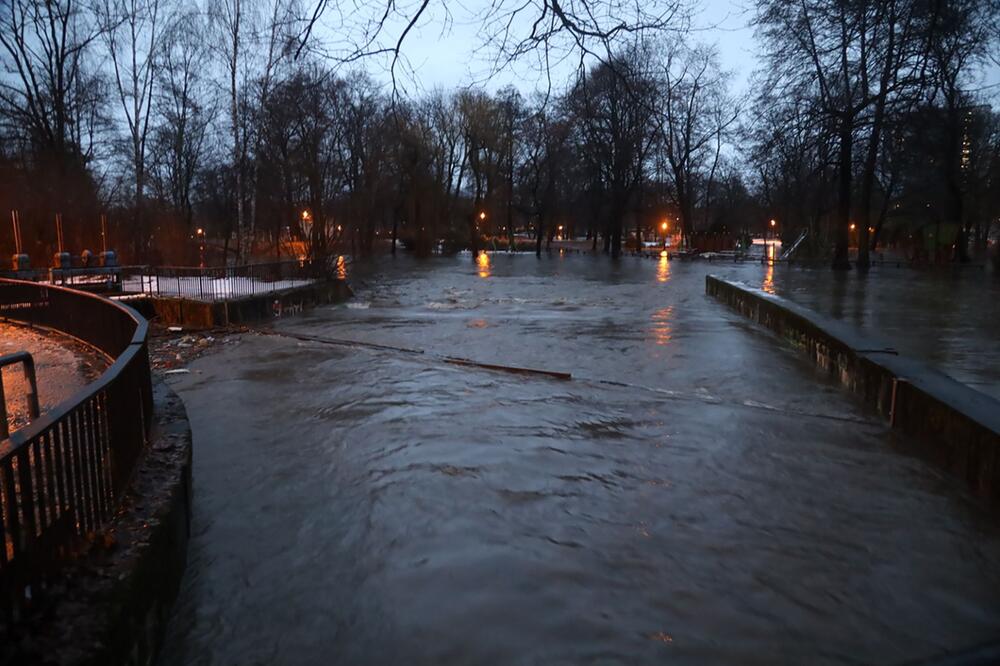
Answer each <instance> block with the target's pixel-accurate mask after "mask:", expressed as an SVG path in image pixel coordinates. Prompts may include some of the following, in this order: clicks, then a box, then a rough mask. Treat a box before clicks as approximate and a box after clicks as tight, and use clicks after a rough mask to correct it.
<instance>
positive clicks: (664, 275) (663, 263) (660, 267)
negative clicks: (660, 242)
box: [656, 250, 670, 282]
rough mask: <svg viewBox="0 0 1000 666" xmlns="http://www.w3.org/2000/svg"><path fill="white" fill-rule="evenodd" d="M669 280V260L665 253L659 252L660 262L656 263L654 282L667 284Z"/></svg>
mask: <svg viewBox="0 0 1000 666" xmlns="http://www.w3.org/2000/svg"><path fill="white" fill-rule="evenodd" d="M669 279H670V260H669V259H668V258H667V251H666V250H664V251H663V252H660V260H659V261H658V262H657V263H656V281H657V282H667V281H668V280H669Z"/></svg>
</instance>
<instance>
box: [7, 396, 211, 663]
mask: <svg viewBox="0 0 1000 666" xmlns="http://www.w3.org/2000/svg"><path fill="white" fill-rule="evenodd" d="M153 395H154V405H155V412H154V413H155V419H156V420H155V422H154V424H153V428H152V432H151V434H150V445H149V448H148V450H147V452H146V454H145V458H144V459H143V461H142V462H141V464H140V465H139V467H138V468H137V469H136V472H135V478H134V480H133V483H132V486H131V487H130V488H129V491H128V494H127V496H126V498H125V500H124V502H123V506H122V508H121V509H120V510H119V512H118V515H117V516H116V517H115V519H114V521H113V522H112V524H111V525H110V526H109V527H108V529H107V530H106V531H105V532H104V533H103V534H101V535H99V536H97V537H95V539H94V540H93V542H92V543H90V544H87V546H86V547H85V549H84V551H83V552H82V553H81V554H80V555H79V556H78V557H77V559H76V560H74V562H73V563H72V564H71V565H68V566H67V567H66V568H65V569H64V570H63V572H62V573H61V574H60V576H59V578H58V579H57V580H55V581H52V582H51V584H50V587H49V589H48V591H47V593H46V598H45V600H44V602H43V603H41V604H39V606H38V607H37V608H36V609H34V611H33V612H32V613H31V614H30V615H29V616H28V617H26V618H24V619H23V620H21V621H20V622H18V623H17V624H16V625H15V626H8V627H2V628H0V664H37V665H39V666H47V665H49V664H52V665H55V664H58V665H59V666H84V665H86V666H90V665H93V666H97V665H100V666H118V665H122V666H126V665H127V666H139V665H147V664H152V663H153V661H154V660H155V657H156V654H157V652H158V651H159V648H160V646H161V644H162V641H163V637H164V633H165V630H166V626H167V622H168V620H169V618H170V611H171V608H172V606H173V603H174V601H175V600H176V597H177V593H178V591H179V589H180V583H181V578H182V577H183V575H184V568H185V565H186V563H187V545H188V539H189V536H190V526H191V428H190V425H189V423H188V419H187V412H186V411H185V409H184V403H182V402H181V400H180V398H179V397H178V396H177V394H176V393H174V392H173V390H171V389H170V388H169V387H168V386H166V384H164V383H163V382H162V381H158V380H156V379H154V381H153Z"/></svg>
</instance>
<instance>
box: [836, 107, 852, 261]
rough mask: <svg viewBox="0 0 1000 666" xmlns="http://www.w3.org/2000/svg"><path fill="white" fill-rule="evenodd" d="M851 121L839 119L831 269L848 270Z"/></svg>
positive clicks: (843, 118)
mask: <svg viewBox="0 0 1000 666" xmlns="http://www.w3.org/2000/svg"><path fill="white" fill-rule="evenodd" d="M851 129H852V123H851V122H850V120H849V118H848V117H847V116H846V115H845V116H843V117H842V118H841V120H840V159H839V163H838V172H837V216H836V218H834V230H833V239H834V249H833V269H834V270H850V269H851V260H850V257H849V255H848V251H847V246H848V242H849V235H848V232H849V231H850V225H851V169H852V156H851V149H852V141H853V139H854V136H853V133H852V131H851Z"/></svg>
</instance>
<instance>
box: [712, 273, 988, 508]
mask: <svg viewBox="0 0 1000 666" xmlns="http://www.w3.org/2000/svg"><path fill="white" fill-rule="evenodd" d="M705 290H706V292H707V293H708V294H709V295H711V296H714V297H715V298H717V299H719V300H720V301H722V302H724V303H726V304H727V305H729V306H730V307H732V308H733V309H735V310H737V311H738V312H740V313H741V314H743V315H745V316H747V317H749V318H750V319H753V320H754V321H756V322H757V323H759V324H761V325H763V326H765V327H767V328H769V329H770V330H772V331H774V332H775V333H777V334H778V335H779V336H781V337H783V338H784V339H785V340H787V341H788V342H790V343H791V344H792V345H793V346H795V347H797V348H799V349H800V350H802V351H803V352H804V353H805V354H806V355H807V356H809V358H811V359H813V361H814V362H815V363H816V365H817V366H819V367H820V368H822V369H824V370H826V371H827V372H829V373H830V375H831V376H833V377H835V378H836V379H837V380H838V381H840V383H841V384H843V385H844V386H846V387H847V388H848V389H850V390H851V391H853V392H854V393H856V394H857V395H858V396H860V397H861V399H862V400H863V401H864V402H865V403H866V404H868V405H869V406H871V407H872V408H873V409H875V410H876V411H878V413H879V414H881V415H882V416H884V417H885V418H886V419H888V420H889V422H890V423H891V424H892V426H893V427H894V428H897V429H899V430H900V431H901V432H903V433H906V434H907V435H908V436H910V437H912V438H913V439H914V440H916V441H918V442H921V443H922V445H923V448H924V452H925V454H926V455H927V456H928V457H929V458H930V459H931V460H933V461H934V462H935V463H937V464H938V465H940V466H941V467H943V468H944V469H946V470H948V471H949V472H951V473H953V474H955V475H957V476H959V477H961V478H963V479H965V480H966V481H967V482H968V483H969V485H970V486H971V488H972V489H973V491H974V492H975V493H976V494H977V495H979V496H981V497H985V498H988V499H990V500H1000V402H998V401H997V400H994V399H993V398H992V397H990V396H988V395H985V394H983V393H980V392H979V391H976V390H974V389H971V388H969V387H968V386H966V385H964V384H961V383H959V382H957V381H955V380H954V379H952V378H951V377H948V376H947V375H945V374H943V373H941V372H938V371H937V370H935V369H933V368H931V367H930V366H928V365H926V364H924V363H921V362H919V361H917V360H914V359H910V358H906V357H904V356H901V355H898V354H896V353H895V351H894V350H893V349H892V348H891V347H890V346H888V345H886V344H885V343H883V342H880V341H878V340H876V339H874V338H872V337H869V336H867V335H862V334H861V333H859V332H857V331H855V330H854V329H851V328H849V327H847V326H845V325H844V324H842V323H840V322H838V321H836V320H834V319H831V318H828V317H824V316H822V315H820V314H818V313H816V312H813V311H811V310H808V309H806V308H803V307H801V306H798V305H796V304H794V303H791V302H790V301H787V300H785V299H783V298H780V297H778V296H774V295H772V294H768V293H765V292H763V291H761V290H759V289H754V288H752V287H748V286H746V285H743V284H739V283H736V282H731V281H729V280H724V279H721V278H718V277H715V276H714V275H709V276H707V277H706V278H705Z"/></svg>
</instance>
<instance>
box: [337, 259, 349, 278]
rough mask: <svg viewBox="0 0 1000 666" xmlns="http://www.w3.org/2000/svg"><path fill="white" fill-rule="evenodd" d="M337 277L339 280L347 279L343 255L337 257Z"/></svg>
mask: <svg viewBox="0 0 1000 666" xmlns="http://www.w3.org/2000/svg"><path fill="white" fill-rule="evenodd" d="M337 278H338V279H340V280H346V279H347V262H346V261H345V260H344V255H340V256H339V257H337Z"/></svg>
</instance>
